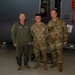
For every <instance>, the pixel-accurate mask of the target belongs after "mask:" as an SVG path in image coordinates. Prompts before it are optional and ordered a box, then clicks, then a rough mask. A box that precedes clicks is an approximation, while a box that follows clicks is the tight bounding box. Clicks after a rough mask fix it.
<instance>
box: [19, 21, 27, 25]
mask: <svg viewBox="0 0 75 75" xmlns="http://www.w3.org/2000/svg"><path fill="white" fill-rule="evenodd" d="M19 25H21V26H25V25H27V24H26V22H24V25H22V24H21V23H20V21H19Z"/></svg>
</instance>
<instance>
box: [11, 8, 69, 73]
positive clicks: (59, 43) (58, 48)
mask: <svg viewBox="0 0 75 75" xmlns="http://www.w3.org/2000/svg"><path fill="white" fill-rule="evenodd" d="M57 15H58V12H57V10H56V9H53V10H52V11H51V17H52V20H50V21H49V23H48V25H46V24H45V23H43V22H41V20H42V18H41V15H40V14H36V15H35V23H34V24H33V25H32V26H31V31H30V28H29V26H28V25H27V24H26V22H25V20H26V16H25V14H24V13H21V14H20V16H19V19H20V21H19V22H17V23H15V24H14V25H13V28H12V40H13V45H14V46H15V47H16V48H17V52H18V56H17V63H18V70H20V69H21V67H22V54H23V52H24V66H25V67H26V68H30V66H29V65H28V61H29V50H28V45H29V44H30V39H31V38H30V37H31V35H30V32H31V34H32V36H33V43H34V49H33V50H34V54H35V58H36V65H35V66H34V68H35V69H37V68H39V67H40V66H41V63H40V52H41V54H42V58H43V62H44V70H48V66H47V55H46V53H47V49H46V44H47V41H48V44H49V46H50V51H51V54H52V59H53V64H51V66H50V67H51V68H54V67H55V66H56V65H57V63H58V65H59V72H62V71H63V56H62V53H63V46H64V45H66V44H67V38H68V32H67V26H66V23H65V22H64V21H63V20H61V19H59V18H58V17H57Z"/></svg>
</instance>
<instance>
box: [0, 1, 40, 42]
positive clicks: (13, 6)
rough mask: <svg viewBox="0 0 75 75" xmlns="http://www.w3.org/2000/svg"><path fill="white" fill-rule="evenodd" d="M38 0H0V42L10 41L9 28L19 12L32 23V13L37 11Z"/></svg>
mask: <svg viewBox="0 0 75 75" xmlns="http://www.w3.org/2000/svg"><path fill="white" fill-rule="evenodd" d="M39 1H40V0H0V42H3V41H4V42H11V28H12V26H13V24H14V23H15V22H16V21H17V20H18V16H19V14H20V13H21V12H25V13H26V16H27V22H29V25H32V23H33V21H34V19H33V18H34V15H35V14H36V13H38V12H39Z"/></svg>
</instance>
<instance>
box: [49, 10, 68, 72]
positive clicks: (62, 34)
mask: <svg viewBox="0 0 75 75" xmlns="http://www.w3.org/2000/svg"><path fill="white" fill-rule="evenodd" d="M57 14H58V13H57V10H56V9H53V10H52V11H51V17H52V20H51V21H49V23H48V30H49V38H48V44H49V46H50V51H51V54H52V58H53V64H52V65H51V66H50V67H51V68H53V67H55V66H56V65H57V61H58V64H59V72H62V71H63V66H62V64H63V57H62V53H63V46H64V45H66V44H67V37H68V33H67V25H66V23H65V22H64V21H63V20H61V19H59V18H58V17H57Z"/></svg>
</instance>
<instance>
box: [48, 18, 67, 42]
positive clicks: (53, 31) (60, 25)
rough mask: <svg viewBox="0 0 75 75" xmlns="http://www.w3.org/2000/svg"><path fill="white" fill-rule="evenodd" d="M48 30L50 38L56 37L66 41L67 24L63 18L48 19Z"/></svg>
mask: <svg viewBox="0 0 75 75" xmlns="http://www.w3.org/2000/svg"><path fill="white" fill-rule="evenodd" d="M48 30H49V38H50V39H58V40H62V42H64V41H67V38H68V32H67V25H66V23H65V22H64V21H63V20H61V19H59V18H58V19H57V20H56V21H53V20H51V21H49V23H48Z"/></svg>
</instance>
